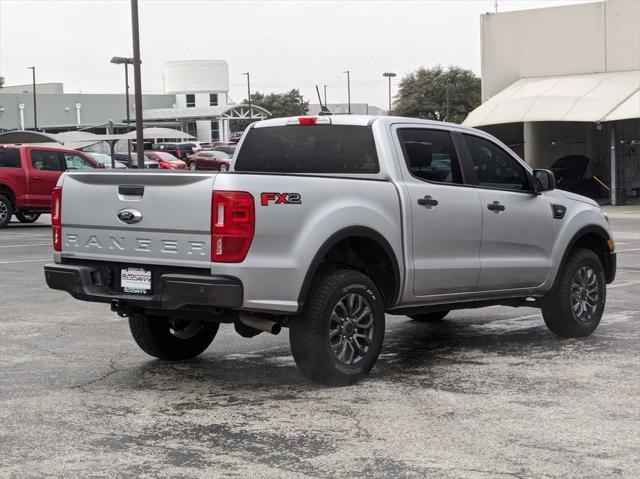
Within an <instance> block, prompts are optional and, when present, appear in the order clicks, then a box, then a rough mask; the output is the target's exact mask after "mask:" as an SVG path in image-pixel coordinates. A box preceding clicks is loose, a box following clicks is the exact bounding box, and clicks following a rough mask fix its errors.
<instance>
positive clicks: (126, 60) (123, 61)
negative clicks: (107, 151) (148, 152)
mask: <svg viewBox="0 0 640 479" xmlns="http://www.w3.org/2000/svg"><path fill="white" fill-rule="evenodd" d="M111 63H113V64H114V65H124V91H125V102H126V105H127V127H128V126H129V124H130V123H131V119H130V117H129V65H133V58H130V57H113V58H112V59H111ZM127 158H128V159H129V166H131V140H127ZM111 162H112V163H115V159H114V158H113V157H112V158H111ZM112 166H114V165H112ZM114 167H115V166H114Z"/></svg>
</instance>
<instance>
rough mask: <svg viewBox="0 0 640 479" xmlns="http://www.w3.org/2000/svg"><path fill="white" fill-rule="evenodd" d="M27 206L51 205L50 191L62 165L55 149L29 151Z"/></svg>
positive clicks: (47, 206) (56, 180)
mask: <svg viewBox="0 0 640 479" xmlns="http://www.w3.org/2000/svg"><path fill="white" fill-rule="evenodd" d="M29 154H30V157H31V162H30V165H29V168H30V170H29V206H32V207H39V208H49V207H51V192H52V191H53V188H54V187H55V186H56V183H57V182H58V178H59V177H60V174H61V173H62V171H63V169H64V166H63V164H62V161H61V158H60V154H59V153H58V152H57V151H49V150H36V149H32V150H30V151H29Z"/></svg>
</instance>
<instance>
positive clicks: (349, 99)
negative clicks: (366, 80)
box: [342, 70, 351, 115]
mask: <svg viewBox="0 0 640 479" xmlns="http://www.w3.org/2000/svg"><path fill="white" fill-rule="evenodd" d="M342 73H346V74H347V113H349V115H351V73H350V72H349V70H345V71H343V72H342Z"/></svg>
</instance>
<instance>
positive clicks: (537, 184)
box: [533, 170, 556, 193]
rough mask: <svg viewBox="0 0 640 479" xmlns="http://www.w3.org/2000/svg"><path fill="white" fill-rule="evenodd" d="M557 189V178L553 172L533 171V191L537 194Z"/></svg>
mask: <svg viewBox="0 0 640 479" xmlns="http://www.w3.org/2000/svg"><path fill="white" fill-rule="evenodd" d="M555 188H556V176H555V175H554V174H553V171H551V170H533V190H534V191H535V192H536V193H542V192H543V191H551V190H554V189H555Z"/></svg>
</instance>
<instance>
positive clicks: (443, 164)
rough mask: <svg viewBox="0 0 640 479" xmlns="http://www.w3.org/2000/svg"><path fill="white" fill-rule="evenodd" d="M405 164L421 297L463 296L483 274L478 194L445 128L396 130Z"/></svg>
mask: <svg viewBox="0 0 640 479" xmlns="http://www.w3.org/2000/svg"><path fill="white" fill-rule="evenodd" d="M394 136H395V137H396V139H397V141H398V144H397V146H398V148H399V151H400V152H401V155H402V157H403V158H404V160H405V162H404V165H402V166H403V168H402V174H403V177H404V186H405V188H404V190H405V191H406V192H407V194H408V195H409V198H408V203H409V204H410V207H411V219H412V221H411V226H412V229H411V231H412V241H411V245H412V257H413V267H414V274H413V276H414V278H413V279H414V281H413V292H414V295H415V296H416V297H422V296H432V295H441V294H450V293H463V292H469V291H473V290H474V289H475V288H476V283H477V281H478V275H479V273H480V241H481V229H482V221H481V217H482V214H481V212H480V202H479V198H478V193H477V192H476V190H475V189H474V188H469V187H467V186H464V178H463V172H462V169H461V166H460V161H459V154H458V152H457V151H456V148H455V146H454V142H453V138H452V136H451V133H450V132H449V131H448V130H446V129H435V128H433V127H429V128H421V127H416V125H411V126H407V127H402V126H398V127H396V128H395V135H394Z"/></svg>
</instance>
